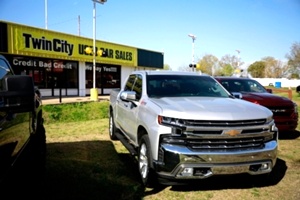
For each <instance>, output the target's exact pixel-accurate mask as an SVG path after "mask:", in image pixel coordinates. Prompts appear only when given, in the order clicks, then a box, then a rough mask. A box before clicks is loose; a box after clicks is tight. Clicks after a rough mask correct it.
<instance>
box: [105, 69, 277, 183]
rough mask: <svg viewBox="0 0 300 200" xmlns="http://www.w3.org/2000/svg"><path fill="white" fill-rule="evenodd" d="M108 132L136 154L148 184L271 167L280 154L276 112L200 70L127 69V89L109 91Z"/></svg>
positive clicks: (253, 172)
mask: <svg viewBox="0 0 300 200" xmlns="http://www.w3.org/2000/svg"><path fill="white" fill-rule="evenodd" d="M109 134H110V138H111V139H112V140H120V141H121V142H122V144H123V145H124V146H125V147H126V148H127V149H128V151H129V152H130V153H131V154H132V155H133V156H136V157H137V160H138V166H139V173H140V175H141V179H142V182H143V184H144V185H145V186H146V187H153V186H155V185H157V183H158V184H164V185H174V184H186V183H188V182H189V180H195V179H203V178H208V177H211V176H213V175H222V174H237V173H248V174H251V175H258V174H269V173H270V172H271V171H272V169H273V167H274V166H275V164H276V159H277V149H278V129H277V127H276V125H275V123H274V120H273V114H272V112H271V111H270V110H269V109H267V108H265V107H263V106H260V105H256V104H254V103H251V102H247V101H243V100H241V99H237V98H234V97H233V96H232V95H231V94H230V93H229V92H228V91H227V90H225V88H224V87H223V86H222V85H221V84H219V82H218V81H216V80H215V79H214V78H213V77H211V76H207V75H200V74H197V73H195V72H175V71H135V72H133V73H132V74H130V75H129V77H128V79H127V81H126V83H125V84H124V88H122V89H121V90H119V91H117V90H116V91H112V92H111V95H110V119H109Z"/></svg>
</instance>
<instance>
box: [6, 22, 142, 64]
mask: <svg viewBox="0 0 300 200" xmlns="http://www.w3.org/2000/svg"><path fill="white" fill-rule="evenodd" d="M8 40H9V42H8V43H9V49H8V53H11V54H17V55H28V56H37V57H48V58H54V59H55V58H56V59H66V60H78V61H87V62H92V60H93V52H89V51H86V49H92V50H93V49H94V47H93V40H92V39H89V38H84V37H79V36H75V35H69V34H63V33H59V32H54V31H49V30H44V29H38V28H33V27H28V26H22V25H18V24H10V23H8ZM101 51H105V52H106V53H107V56H106V57H101V56H96V61H97V62H101V63H108V64H119V65H127V66H136V65H137V49H136V48H133V47H129V46H125V45H118V44H114V43H108V42H103V41H96V52H101Z"/></svg>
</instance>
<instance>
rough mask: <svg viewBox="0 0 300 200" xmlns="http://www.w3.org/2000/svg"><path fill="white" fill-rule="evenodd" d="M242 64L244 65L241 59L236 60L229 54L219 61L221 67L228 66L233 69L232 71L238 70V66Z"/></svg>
mask: <svg viewBox="0 0 300 200" xmlns="http://www.w3.org/2000/svg"><path fill="white" fill-rule="evenodd" d="M243 64H244V63H243V62H242V61H241V58H238V57H236V56H235V55H233V56H232V55H230V54H226V55H225V56H223V57H222V58H221V60H220V66H221V67H225V66H228V65H230V66H232V67H233V69H234V70H235V69H238V68H240V66H241V65H243Z"/></svg>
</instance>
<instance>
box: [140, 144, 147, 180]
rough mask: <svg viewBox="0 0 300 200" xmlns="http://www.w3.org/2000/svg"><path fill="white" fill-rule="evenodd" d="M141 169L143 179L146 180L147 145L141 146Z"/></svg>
mask: <svg viewBox="0 0 300 200" xmlns="http://www.w3.org/2000/svg"><path fill="white" fill-rule="evenodd" d="M139 168H140V174H141V176H142V178H146V177H147V174H148V157H147V147H146V145H145V143H143V144H142V145H141V149H140V154H139Z"/></svg>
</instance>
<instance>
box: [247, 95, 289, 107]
mask: <svg viewBox="0 0 300 200" xmlns="http://www.w3.org/2000/svg"><path fill="white" fill-rule="evenodd" d="M242 95H243V98H242V99H244V100H247V101H251V102H253V103H257V104H260V105H263V106H267V107H272V106H278V105H280V106H293V102H292V101H291V100H290V99H288V98H286V97H281V96H277V95H274V94H271V93H257V92H247V93H242Z"/></svg>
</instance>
